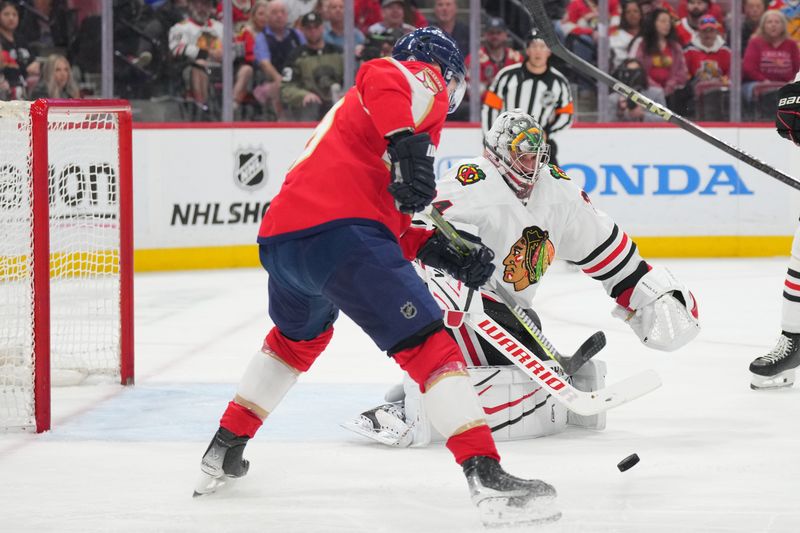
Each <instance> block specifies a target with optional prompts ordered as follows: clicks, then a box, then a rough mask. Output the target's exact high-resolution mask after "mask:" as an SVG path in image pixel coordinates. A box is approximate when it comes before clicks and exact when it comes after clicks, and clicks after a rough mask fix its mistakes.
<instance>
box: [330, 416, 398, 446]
mask: <svg viewBox="0 0 800 533" xmlns="http://www.w3.org/2000/svg"><path fill="white" fill-rule="evenodd" d="M339 426H341V427H343V428H344V429H346V430H347V431H352V432H353V433H356V434H357V435H361V436H362V437H366V438H368V439H370V440H374V441H376V442H380V443H381V444H384V445H386V446H391V447H393V448H407V447H408V445H409V444H411V438H410V437H411V435H410V433H411V431H410V428H409V431H407V432H406V433H404V434H403V435H397V434H394V433H389V432H387V431H381V432H377V431H375V430H373V429H369V428H365V427H364V426H362V425H361V424H359V423H358V422H357V421H355V420H348V421H347V422H342V423H341V424H339Z"/></svg>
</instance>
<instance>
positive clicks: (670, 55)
mask: <svg viewBox="0 0 800 533" xmlns="http://www.w3.org/2000/svg"><path fill="white" fill-rule="evenodd" d="M631 57H635V58H636V59H638V60H639V62H640V63H641V64H642V66H644V69H645V71H646V72H647V77H648V82H649V85H651V86H656V87H661V88H662V89H664V95H665V96H666V98H667V103H668V104H669V107H670V108H671V109H673V110H674V111H676V112H678V113H682V112H684V111H685V107H686V104H687V103H688V99H689V95H688V94H687V91H686V90H685V87H686V83H687V82H688V81H689V73H688V71H687V70H686V60H685V59H684V57H683V48H682V47H681V44H680V42H679V41H678V37H677V35H675V28H674V27H673V26H672V17H671V16H670V14H669V12H668V11H667V10H666V9H662V8H656V9H654V10H653V11H652V13H650V15H648V16H647V17H646V18H645V23H644V25H643V26H642V32H641V35H639V37H637V38H636V39H634V41H633V43H631Z"/></svg>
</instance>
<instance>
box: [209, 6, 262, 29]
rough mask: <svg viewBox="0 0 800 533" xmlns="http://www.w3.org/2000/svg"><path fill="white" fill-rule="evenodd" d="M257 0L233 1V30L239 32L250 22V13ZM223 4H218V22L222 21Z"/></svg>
mask: <svg viewBox="0 0 800 533" xmlns="http://www.w3.org/2000/svg"><path fill="white" fill-rule="evenodd" d="M255 3H256V0H233V1H232V2H231V4H232V6H231V15H232V16H233V29H234V30H236V31H239V30H241V29H242V27H243V26H244V25H245V24H247V21H248V20H250V13H252V11H253V7H254V6H253V5H254V4H255ZM222 4H223V2H219V3H218V4H217V20H222Z"/></svg>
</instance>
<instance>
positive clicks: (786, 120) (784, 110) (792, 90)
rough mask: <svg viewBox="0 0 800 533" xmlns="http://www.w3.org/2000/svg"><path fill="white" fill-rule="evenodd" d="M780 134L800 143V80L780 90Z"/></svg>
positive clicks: (776, 126) (778, 116)
mask: <svg viewBox="0 0 800 533" xmlns="http://www.w3.org/2000/svg"><path fill="white" fill-rule="evenodd" d="M775 128H776V129H777V130H778V135H780V136H781V137H784V138H786V139H789V140H790V141H792V142H793V143H795V144H799V145H800V82H797V81H796V82H794V83H789V84H786V85H784V86H783V87H781V90H780V91H778V114H777V115H776V116H775Z"/></svg>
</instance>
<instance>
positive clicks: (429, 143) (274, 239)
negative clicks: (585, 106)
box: [195, 28, 560, 521]
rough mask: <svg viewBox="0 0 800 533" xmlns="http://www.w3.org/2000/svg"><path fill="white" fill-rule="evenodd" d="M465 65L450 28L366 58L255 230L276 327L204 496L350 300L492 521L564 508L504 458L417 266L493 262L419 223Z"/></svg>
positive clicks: (252, 367) (462, 272)
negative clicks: (416, 262) (509, 468)
mask: <svg viewBox="0 0 800 533" xmlns="http://www.w3.org/2000/svg"><path fill="white" fill-rule="evenodd" d="M464 75H465V68H464V60H463V58H462V56H461V53H460V52H459V51H458V48H457V46H456V44H455V43H454V42H453V41H452V39H450V38H449V37H448V36H447V35H446V34H444V33H443V32H442V31H441V30H439V29H437V28H422V29H419V30H416V31H414V32H412V33H410V34H408V35H406V36H404V37H402V38H401V39H400V40H399V41H398V42H397V44H396V45H395V48H394V51H393V57H392V58H384V59H377V60H373V61H369V62H367V63H365V64H364V65H362V66H361V68H360V69H359V72H358V75H357V77H356V84H355V86H354V87H353V88H351V89H350V90H349V91H348V92H347V94H346V95H345V97H344V98H343V99H341V100H340V101H339V102H337V103H336V104H335V105H334V106H333V108H332V109H331V110H330V111H329V112H328V114H327V115H326V116H325V117H324V118H323V119H322V121H321V122H320V124H319V125H318V126H317V128H316V130H315V131H314V133H313V134H312V137H311V139H310V140H309V141H308V143H307V144H306V147H305V151H304V152H303V153H302V154H301V155H300V157H299V158H298V159H297V160H296V161H295V162H294V164H293V165H292V167H291V168H290V170H289V172H288V174H287V176H286V179H285V181H284V184H283V186H282V188H281V190H280V192H279V193H278V195H277V196H276V197H275V198H274V200H273V201H272V203H271V205H270V208H269V211H268V212H267V213H266V215H265V217H264V220H263V222H262V225H261V229H260V231H259V238H258V240H259V245H260V246H259V252H260V257H261V263H262V265H263V266H264V268H265V269H266V270H267V271H268V272H269V288H268V290H269V314H270V317H271V318H272V320H273V322H274V324H275V327H274V328H273V329H272V330H271V331H269V333H268V334H267V336H266V339H265V340H264V343H263V346H262V347H261V349H260V350H259V351H258V352H257V353H256V354H255V355H254V356H253V359H252V360H251V362H250V364H249V366H248V368H247V370H246V372H245V374H244V376H243V378H242V380H241V382H240V384H239V388H238V390H237V393H236V396H235V398H234V399H233V401H231V402H230V403H229V404H228V407H227V409H226V410H225V412H224V414H223V415H222V419H221V420H220V428H219V430H218V431H217V433H216V435H215V436H214V438H213V439H212V441H211V444H210V445H209V447H208V449H207V450H206V453H205V455H204V456H203V460H202V463H201V470H202V472H203V477H202V478H201V480H200V482H199V483H198V485H197V487H196V490H195V494H196V495H200V494H206V493H209V492H214V491H215V490H216V489H217V488H218V487H219V486H221V485H224V484H225V483H226V482H227V481H228V480H229V479H230V478H236V477H241V476H243V475H245V474H246V473H247V470H248V468H249V463H248V461H247V460H245V459H243V458H242V455H243V451H244V447H245V444H246V443H247V441H248V440H249V439H250V438H252V437H253V436H254V435H255V433H256V431H257V430H258V428H259V427H261V425H262V422H263V421H264V419H266V418H267V416H268V415H269V413H270V412H272V411H273V410H274V409H275V408H276V407H277V405H278V404H279V403H280V401H281V399H282V398H283V397H284V395H285V394H286V393H287V392H288V391H289V389H290V388H291V387H292V385H293V384H294V383H295V381H296V380H297V377H298V375H299V374H301V373H303V372H306V371H308V370H309V368H310V367H311V365H312V364H313V362H314V360H315V359H316V358H317V356H319V354H320V353H321V352H322V351H323V350H324V349H325V347H326V346H327V344H328V343H329V341H330V339H331V337H332V335H333V324H334V322H335V321H336V318H337V316H338V313H339V310H341V311H343V312H344V313H345V314H347V315H348V316H349V317H350V318H351V319H353V321H354V322H356V323H357V324H358V325H359V326H360V327H361V328H362V329H363V330H364V331H365V332H366V333H367V334H368V335H369V336H370V337H371V338H372V339H373V341H374V342H375V343H376V344H377V345H378V347H379V348H380V349H381V350H382V351H386V352H387V353H388V354H389V355H390V356H391V357H393V358H394V360H395V361H396V362H397V363H398V364H399V365H400V367H401V368H403V370H405V371H406V372H407V373H408V374H409V375H410V376H411V377H412V379H414V381H415V382H416V383H417V384H418V385H419V387H420V390H421V392H422V396H423V398H424V401H425V403H426V407H427V409H428V411H429V413H431V414H430V419H431V422H432V424H433V425H434V426H435V427H436V428H437V430H438V431H439V432H440V433H441V434H442V435H444V436H446V437H447V447H448V448H449V449H450V451H451V452H452V453H453V455H454V456H455V459H456V461H457V462H458V463H459V464H460V465H461V466H462V468H463V470H464V473H465V475H466V477H467V482H468V486H469V488H470V492H471V494H472V498H473V501H474V502H475V503H476V505H478V507H479V509H481V511H482V513H483V516H484V519H485V520H491V519H492V518H495V517H497V516H499V515H502V516H503V517H504V518H508V517H509V516H518V517H519V519H520V521H526V520H534V521H535V520H541V519H550V520H552V519H557V518H558V517H559V516H560V513H558V512H557V511H554V510H553V509H552V503H553V501H554V500H555V497H556V492H555V489H553V487H551V486H550V485H548V484H547V483H545V482H543V481H539V480H524V479H519V478H516V477H513V476H511V475H509V474H507V473H506V472H505V471H504V470H503V469H502V468H501V467H500V464H499V455H498V453H497V449H496V448H495V444H494V440H493V438H492V434H491V431H490V430H489V428H488V426H487V425H486V422H485V420H484V417H483V411H482V410H481V408H480V406H479V404H478V399H477V395H476V393H475V391H474V390H473V388H472V385H471V383H470V381H469V377H468V375H467V372H466V369H465V365H464V361H463V359H462V357H461V354H460V351H459V349H458V347H457V346H456V344H455V342H453V340H452V338H450V337H449V336H448V335H447V333H446V332H445V331H444V326H443V322H442V316H443V315H442V311H441V309H440V308H439V307H438V305H437V304H436V302H435V301H434V300H433V297H432V296H431V295H430V293H429V292H428V290H427V288H426V287H425V285H424V283H423V281H422V280H421V279H420V278H419V277H418V276H417V274H416V272H415V271H414V267H413V265H412V264H411V260H413V259H415V258H421V259H422V260H423V261H424V262H425V263H426V264H428V265H430V266H432V267H434V268H441V269H443V270H445V271H447V272H448V273H450V274H451V275H452V276H453V277H455V278H457V279H459V280H461V281H463V282H464V283H465V284H466V285H468V286H473V287H478V286H480V285H481V284H483V283H484V282H485V281H486V280H487V279H488V278H489V277H490V276H491V274H492V271H493V270H494V266H493V265H492V259H493V257H494V254H493V253H492V251H491V250H490V249H489V248H487V247H486V246H484V245H482V244H480V241H479V240H478V239H476V238H474V237H472V236H471V235H468V234H465V237H466V238H470V239H471V240H473V241H475V242H476V243H477V244H476V247H475V248H474V249H473V250H472V252H470V253H469V254H468V255H463V254H461V253H459V252H458V251H456V249H455V248H454V247H453V246H451V245H450V243H449V242H448V240H447V239H446V238H444V237H443V236H442V235H441V234H439V233H437V232H434V231H431V230H425V229H421V228H410V222H411V217H410V214H413V213H415V212H418V211H421V210H423V209H424V208H425V207H426V206H427V205H428V204H429V203H430V202H431V201H432V200H433V198H434V196H435V194H436V184H435V178H434V172H433V160H434V152H435V147H436V145H437V144H438V142H439V135H440V132H441V129H442V125H443V123H444V120H445V117H446V115H447V113H448V112H452V111H454V110H455V109H456V107H457V106H458V104H459V103H460V100H461V98H462V97H463V94H464V88H465V85H464Z"/></svg>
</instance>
